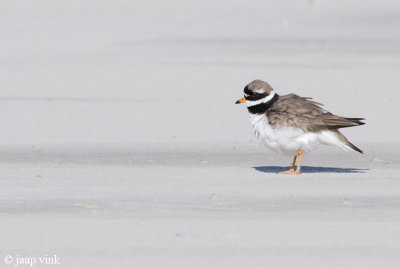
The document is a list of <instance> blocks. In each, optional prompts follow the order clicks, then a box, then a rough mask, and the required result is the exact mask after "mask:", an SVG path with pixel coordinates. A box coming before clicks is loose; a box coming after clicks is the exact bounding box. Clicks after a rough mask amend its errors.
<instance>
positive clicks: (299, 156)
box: [295, 148, 302, 174]
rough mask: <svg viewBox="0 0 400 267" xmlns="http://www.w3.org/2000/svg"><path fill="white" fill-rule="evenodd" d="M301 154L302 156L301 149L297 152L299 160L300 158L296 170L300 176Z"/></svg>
mask: <svg viewBox="0 0 400 267" xmlns="http://www.w3.org/2000/svg"><path fill="white" fill-rule="evenodd" d="M301 154H302V152H301V149H300V148H299V149H298V150H297V158H298V160H297V168H296V172H295V173H296V174H300V173H301V166H300V163H301Z"/></svg>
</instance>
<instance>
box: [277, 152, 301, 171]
mask: <svg viewBox="0 0 400 267" xmlns="http://www.w3.org/2000/svg"><path fill="white" fill-rule="evenodd" d="M296 159H297V155H295V156H294V158H293V162H292V167H291V168H290V169H289V170H287V171H284V172H278V174H294V173H295V170H294V165H296Z"/></svg>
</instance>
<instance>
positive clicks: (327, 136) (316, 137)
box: [236, 80, 365, 174]
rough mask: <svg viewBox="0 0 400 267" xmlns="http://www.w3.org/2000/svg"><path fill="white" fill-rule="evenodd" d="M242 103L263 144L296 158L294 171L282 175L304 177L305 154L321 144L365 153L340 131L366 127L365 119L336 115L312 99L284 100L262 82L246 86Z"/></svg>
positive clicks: (290, 97)
mask: <svg viewBox="0 0 400 267" xmlns="http://www.w3.org/2000/svg"><path fill="white" fill-rule="evenodd" d="M240 103H245V104H246V106H247V109H248V111H249V115H250V122H251V124H252V125H253V127H254V133H255V135H256V136H257V138H258V140H259V141H261V142H262V143H263V144H265V145H266V146H267V147H269V148H271V149H272V150H274V151H276V152H280V153H283V154H290V155H293V154H295V156H294V158H293V162H292V166H291V168H290V169H289V170H287V171H285V172H280V173H286V174H300V163H301V156H302V153H303V152H310V151H311V150H313V149H314V148H316V147H317V146H318V145H320V144H324V145H334V146H338V147H340V148H342V149H344V150H347V151H348V150H355V151H357V152H359V153H363V152H362V151H361V149H359V148H358V147H356V146H355V145H353V144H352V143H350V141H349V140H347V138H346V137H345V136H344V135H343V134H341V133H340V132H339V130H338V129H339V128H345V127H353V126H358V125H363V124H365V123H364V122H362V120H364V119H362V118H346V117H341V116H337V115H334V114H332V113H330V112H328V111H326V110H325V109H323V108H322V104H320V103H318V102H315V101H312V100H311V98H308V97H300V96H298V95H296V94H289V95H282V96H280V95H278V94H277V93H276V92H275V91H274V89H272V87H271V86H270V85H269V84H268V83H267V82H264V81H261V80H255V81H252V82H251V83H249V84H248V85H246V87H245V88H244V97H243V98H241V99H239V100H238V101H236V104H240ZM296 161H297V164H296ZM295 166H296V170H295Z"/></svg>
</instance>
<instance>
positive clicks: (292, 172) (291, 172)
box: [277, 168, 296, 174]
mask: <svg viewBox="0 0 400 267" xmlns="http://www.w3.org/2000/svg"><path fill="white" fill-rule="evenodd" d="M277 174H296V171H295V170H294V168H290V169H289V170H287V171H284V172H277Z"/></svg>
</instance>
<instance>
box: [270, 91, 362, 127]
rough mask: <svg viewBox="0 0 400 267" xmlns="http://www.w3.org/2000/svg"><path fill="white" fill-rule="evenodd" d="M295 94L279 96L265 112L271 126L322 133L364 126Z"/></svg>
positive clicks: (355, 120) (359, 121)
mask: <svg viewBox="0 0 400 267" xmlns="http://www.w3.org/2000/svg"><path fill="white" fill-rule="evenodd" d="M310 99H311V98H306V97H300V96H298V95H295V94H290V95H285V96H280V97H279V99H278V100H277V101H276V102H275V103H274V104H273V105H272V107H271V108H270V109H269V110H268V111H267V112H266V115H267V117H268V119H269V122H270V123H271V125H272V126H274V127H276V128H279V127H295V128H300V129H302V130H304V131H313V132H316V131H322V130H328V129H339V128H343V127H352V126H357V125H361V124H364V123H363V122H361V120H362V119H361V118H344V117H340V116H336V115H333V114H332V113H330V112H328V111H326V110H325V109H323V108H322V104H320V103H318V102H315V101H312V100H310Z"/></svg>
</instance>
